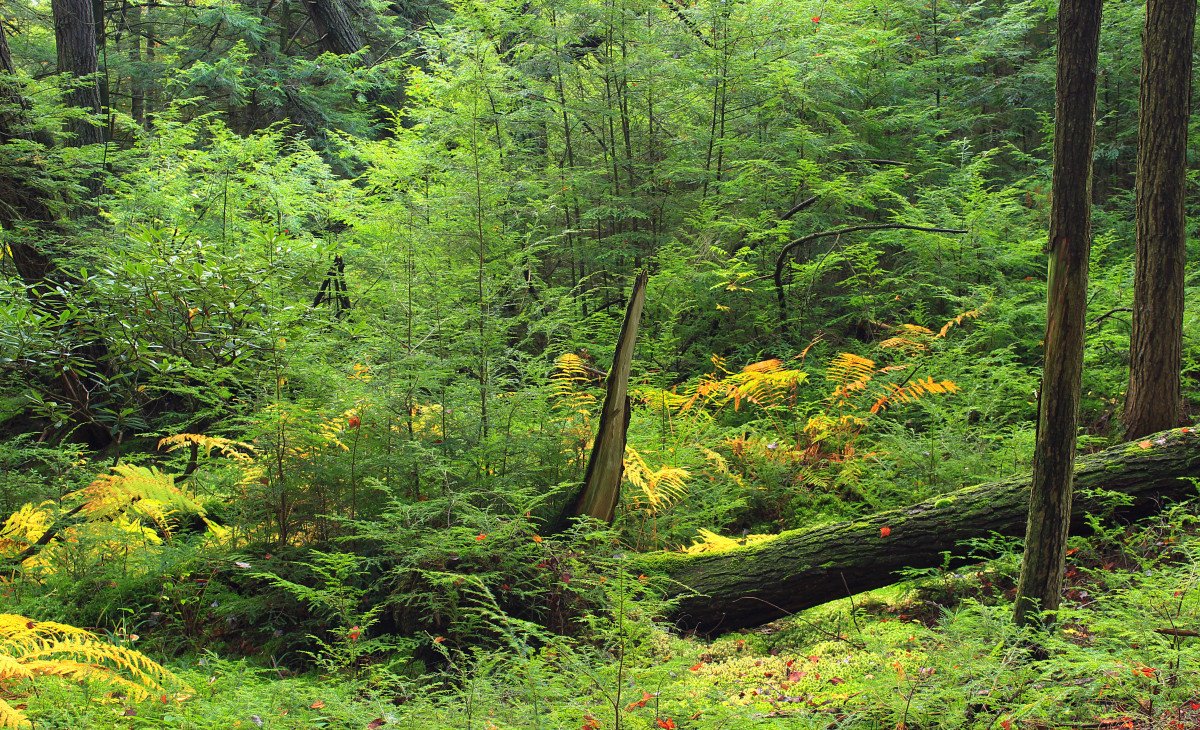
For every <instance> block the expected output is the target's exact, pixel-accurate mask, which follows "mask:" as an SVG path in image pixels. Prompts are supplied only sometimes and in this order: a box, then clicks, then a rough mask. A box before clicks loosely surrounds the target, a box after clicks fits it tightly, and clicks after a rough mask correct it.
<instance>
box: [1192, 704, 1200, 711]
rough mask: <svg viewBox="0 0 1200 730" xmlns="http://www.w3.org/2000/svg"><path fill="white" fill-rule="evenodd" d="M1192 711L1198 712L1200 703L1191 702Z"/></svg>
mask: <svg viewBox="0 0 1200 730" xmlns="http://www.w3.org/2000/svg"><path fill="white" fill-rule="evenodd" d="M1192 709H1193V710H1200V702H1193V703H1192Z"/></svg>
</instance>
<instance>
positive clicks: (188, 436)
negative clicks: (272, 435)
mask: <svg viewBox="0 0 1200 730" xmlns="http://www.w3.org/2000/svg"><path fill="white" fill-rule="evenodd" d="M185 446H187V447H195V448H196V449H197V450H198V451H199V452H200V453H202V454H203V455H204V456H206V457H207V456H211V455H212V452H213V451H216V452H218V453H219V454H220V455H221V456H225V457H228V458H230V459H235V460H237V461H251V460H252V459H253V458H254V456H255V454H256V453H257V451H256V450H255V449H254V447H253V446H251V445H250V444H246V443H242V442H241V441H234V440H232V439H227V438H221V437H220V436H205V435H204V434H199V433H179V434H175V435H174V436H167V437H166V438H163V439H159V441H158V448H159V449H161V450H163V451H166V452H167V453H170V452H172V451H178V450H179V449H182V448H184V447H185Z"/></svg>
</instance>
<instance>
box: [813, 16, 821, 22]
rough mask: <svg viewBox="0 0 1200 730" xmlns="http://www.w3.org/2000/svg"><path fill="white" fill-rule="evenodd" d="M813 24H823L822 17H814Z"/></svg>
mask: <svg viewBox="0 0 1200 730" xmlns="http://www.w3.org/2000/svg"><path fill="white" fill-rule="evenodd" d="M812 22H814V23H820V22H821V16H820V15H814V16H812Z"/></svg>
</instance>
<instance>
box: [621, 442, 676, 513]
mask: <svg viewBox="0 0 1200 730" xmlns="http://www.w3.org/2000/svg"><path fill="white" fill-rule="evenodd" d="M688 476H689V474H688V471H687V469H683V468H681V467H677V466H663V467H660V468H658V469H651V468H650V467H649V466H648V465H647V464H646V461H645V459H643V458H642V455H641V454H639V453H638V452H637V450H636V449H634V448H633V447H632V446H626V447H625V478H626V479H628V480H629V483H630V484H632V485H633V486H635V487H637V488H638V489H640V490H642V495H643V496H644V497H645V499H646V503H647V505H648V508H649V510H650V511H651V512H657V511H659V510H661V509H665V508H667V507H670V506H671V505H672V504H674V503H675V502H677V501H679V500H680V499H682V498H683V496H684V495H685V494H687V478H688Z"/></svg>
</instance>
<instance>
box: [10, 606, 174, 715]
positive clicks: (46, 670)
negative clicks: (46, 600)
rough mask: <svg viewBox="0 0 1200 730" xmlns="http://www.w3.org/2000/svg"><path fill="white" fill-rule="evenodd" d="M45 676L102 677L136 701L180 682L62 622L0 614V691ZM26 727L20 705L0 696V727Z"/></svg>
mask: <svg viewBox="0 0 1200 730" xmlns="http://www.w3.org/2000/svg"><path fill="white" fill-rule="evenodd" d="M45 677H59V678H62V679H67V680H71V681H80V680H87V681H96V682H101V683H104V684H108V685H109V686H112V687H115V688H116V689H119V690H121V691H123V692H125V693H126V694H127V695H128V696H129V697H131V698H133V699H134V700H137V701H141V700H145V699H147V698H149V697H150V696H151V695H153V694H160V693H161V694H165V693H166V692H167V687H168V686H177V687H182V685H181V684H180V682H179V680H178V679H176V678H175V676H174V675H173V674H171V672H169V671H168V670H166V669H165V668H163V667H162V666H161V665H159V664H158V663H157V662H154V661H153V660H151V659H150V658H149V657H147V656H146V655H144V654H142V653H141V652H137V651H134V650H133V649H128V648H125V647H121V646H115V645H113V644H110V643H108V642H106V641H104V640H102V639H100V638H99V637H97V636H96V635H95V634H92V633H91V632H88V631H84V630H83V629H79V628H76V627H74V626H69V625H67V624H60V623H56V622H53V621H32V620H30V619H28V618H26V617H24V616H18V615H16V614H11V613H3V614H0V690H3V689H6V688H7V687H8V686H9V685H11V684H13V683H15V682H19V681H23V680H24V681H37V680H39V679H41V678H45ZM31 726H32V722H31V721H30V720H29V719H28V718H27V717H26V716H25V714H24V713H23V712H22V711H21V710H19V709H17V708H16V707H13V706H12V705H11V704H9V703H8V702H7V701H5V700H4V698H2V697H0V728H11V729H12V730H17V729H18V728H23V727H31Z"/></svg>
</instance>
